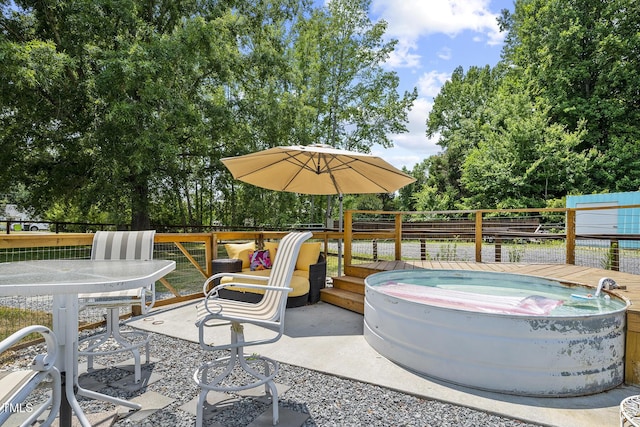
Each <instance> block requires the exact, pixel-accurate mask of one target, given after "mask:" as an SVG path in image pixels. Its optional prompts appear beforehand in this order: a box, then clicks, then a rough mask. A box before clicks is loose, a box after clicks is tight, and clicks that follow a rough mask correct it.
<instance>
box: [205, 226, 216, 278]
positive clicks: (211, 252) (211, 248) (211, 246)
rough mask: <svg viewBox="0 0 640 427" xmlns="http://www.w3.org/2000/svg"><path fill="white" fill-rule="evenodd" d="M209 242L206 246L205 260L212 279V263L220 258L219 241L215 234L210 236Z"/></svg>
mask: <svg viewBox="0 0 640 427" xmlns="http://www.w3.org/2000/svg"><path fill="white" fill-rule="evenodd" d="M209 239H210V240H209V241H208V242H206V243H205V245H204V260H205V263H206V264H207V267H206V270H207V275H208V276H209V277H211V276H212V275H213V270H212V269H211V261H213V260H214V259H216V258H217V257H218V239H217V235H216V234H215V233H211V234H210V235H209Z"/></svg>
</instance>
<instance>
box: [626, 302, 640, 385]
mask: <svg viewBox="0 0 640 427" xmlns="http://www.w3.org/2000/svg"><path fill="white" fill-rule="evenodd" d="M624 382H625V384H627V385H636V386H637V385H640V313H637V312H631V311H627V339H626V348H625V358H624Z"/></svg>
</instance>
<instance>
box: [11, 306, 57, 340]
mask: <svg viewBox="0 0 640 427" xmlns="http://www.w3.org/2000/svg"><path fill="white" fill-rule="evenodd" d="M0 319H1V321H0V340H3V339H5V338H6V337H8V336H9V335H11V334H12V333H14V332H15V331H17V330H19V329H21V328H23V327H25V326H27V325H42V326H46V327H48V328H49V329H51V328H53V315H52V314H51V313H47V312H45V311H34V310H25V309H21V308H14V307H1V306H0ZM37 338H40V334H31V335H29V336H27V338H25V341H28V340H32V339H37Z"/></svg>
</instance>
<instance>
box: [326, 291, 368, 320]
mask: <svg viewBox="0 0 640 427" xmlns="http://www.w3.org/2000/svg"><path fill="white" fill-rule="evenodd" d="M320 300H321V301H323V302H326V303H328V304H332V305H336V306H338V307H342V308H344V309H346V310H350V311H354V312H356V313H360V314H364V295H363V294H358V293H355V292H349V291H345V290H344V289H337V288H324V289H321V290H320Z"/></svg>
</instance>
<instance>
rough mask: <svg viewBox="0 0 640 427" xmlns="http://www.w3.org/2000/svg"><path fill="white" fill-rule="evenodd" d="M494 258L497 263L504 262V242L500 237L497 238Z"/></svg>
mask: <svg viewBox="0 0 640 427" xmlns="http://www.w3.org/2000/svg"><path fill="white" fill-rule="evenodd" d="M494 244H495V249H494V256H495V261H496V262H502V240H501V239H500V238H499V237H496V238H495V243H494Z"/></svg>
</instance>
